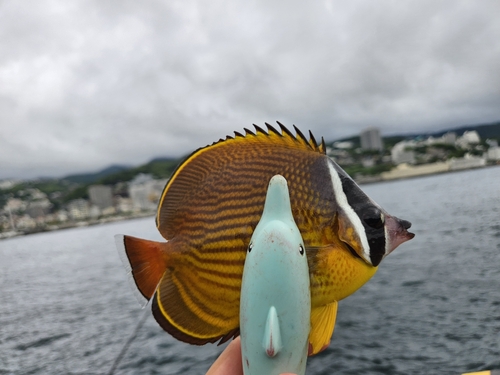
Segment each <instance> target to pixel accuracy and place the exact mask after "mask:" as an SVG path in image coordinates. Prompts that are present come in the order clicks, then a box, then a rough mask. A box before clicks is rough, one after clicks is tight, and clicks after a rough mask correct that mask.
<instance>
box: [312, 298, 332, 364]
mask: <svg viewBox="0 0 500 375" xmlns="http://www.w3.org/2000/svg"><path fill="white" fill-rule="evenodd" d="M337 306H338V302H337V301H334V302H332V303H329V304H328V305H324V306H321V307H316V308H314V309H312V310H311V332H310V333H309V356H312V355H315V354H318V353H319V352H321V351H323V350H325V349H326V348H327V347H328V345H329V344H330V340H331V338H332V334H333V329H334V327H335V320H336V319H337Z"/></svg>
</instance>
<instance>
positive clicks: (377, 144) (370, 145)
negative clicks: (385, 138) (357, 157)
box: [360, 127, 384, 150]
mask: <svg viewBox="0 0 500 375" xmlns="http://www.w3.org/2000/svg"><path fill="white" fill-rule="evenodd" d="M360 138H361V148H362V149H363V150H382V149H383V148H384V146H383V145H382V138H381V137H380V130H379V129H378V128H374V127H370V128H367V129H365V130H363V131H362V132H361V134H360Z"/></svg>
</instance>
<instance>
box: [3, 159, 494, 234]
mask: <svg viewBox="0 0 500 375" xmlns="http://www.w3.org/2000/svg"><path fill="white" fill-rule="evenodd" d="M426 165H428V164H426ZM498 166H500V164H487V165H484V166H478V167H471V168H463V169H453V170H440V171H436V172H430V173H427V172H423V173H415V174H413V175H405V176H400V177H394V178H385V179H384V178H382V176H381V175H376V176H369V177H367V178H357V179H354V180H355V181H356V183H357V184H359V185H368V184H375V183H380V182H390V181H400V180H408V179H414V178H420V177H427V176H434V175H439V174H447V173H456V172H465V171H471V170H477V169H484V168H491V167H498ZM155 214H156V211H155V210H154V211H141V212H137V213H131V214H128V215H112V216H107V217H103V218H100V219H94V220H82V221H74V222H70V223H64V224H59V225H57V224H54V225H47V226H45V227H39V228H35V229H33V230H27V231H8V232H0V240H4V239H9V238H14V237H19V236H28V235H31V234H37V233H44V232H53V231H56V230H64V229H71V228H79V227H88V226H94V225H99V224H106V223H113V222H118V221H125V220H132V219H140V218H144V217H152V216H154V215H155Z"/></svg>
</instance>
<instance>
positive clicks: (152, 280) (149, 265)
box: [115, 234, 168, 301]
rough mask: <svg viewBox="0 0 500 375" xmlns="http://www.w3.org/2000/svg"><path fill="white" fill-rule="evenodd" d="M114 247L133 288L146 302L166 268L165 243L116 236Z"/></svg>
mask: <svg viewBox="0 0 500 375" xmlns="http://www.w3.org/2000/svg"><path fill="white" fill-rule="evenodd" d="M115 241H116V246H117V247H118V251H119V252H120V256H121V258H122V261H123V264H124V265H125V267H126V268H127V271H129V272H130V273H131V275H132V277H133V280H134V283H135V286H136V287H137V289H138V290H139V292H140V293H141V295H142V297H144V298H145V299H146V300H147V301H149V300H150V299H151V297H152V296H153V294H154V293H155V290H156V287H157V286H158V284H159V283H160V280H161V278H162V277H163V274H164V273H165V270H166V268H167V264H166V258H167V248H168V246H167V245H168V243H167V242H156V241H149V240H143V239H141V238H136V237H131V236H125V235H121V234H118V235H116V236H115ZM141 299H142V298H141Z"/></svg>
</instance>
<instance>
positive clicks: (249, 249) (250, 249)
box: [248, 243, 253, 252]
mask: <svg viewBox="0 0 500 375" xmlns="http://www.w3.org/2000/svg"><path fill="white" fill-rule="evenodd" d="M252 247H253V243H251V244H250V245H248V252H250V251H252Z"/></svg>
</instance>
